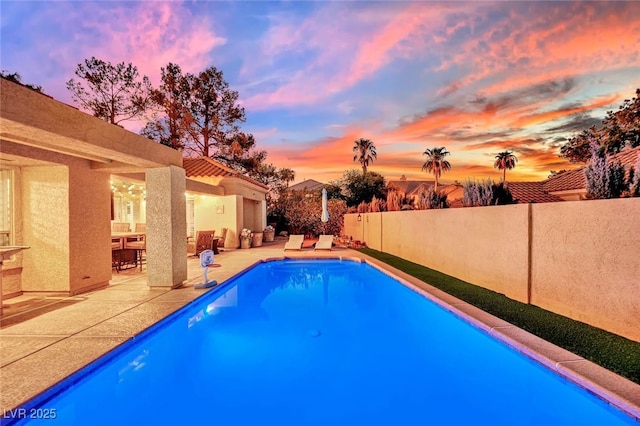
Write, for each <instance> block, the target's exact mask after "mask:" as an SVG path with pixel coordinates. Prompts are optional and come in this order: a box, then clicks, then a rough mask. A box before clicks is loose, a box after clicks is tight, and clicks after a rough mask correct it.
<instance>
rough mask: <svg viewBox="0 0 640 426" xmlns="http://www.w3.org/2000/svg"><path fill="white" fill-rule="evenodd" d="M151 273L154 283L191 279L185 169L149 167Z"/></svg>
mask: <svg viewBox="0 0 640 426" xmlns="http://www.w3.org/2000/svg"><path fill="white" fill-rule="evenodd" d="M146 185H147V277H148V284H149V286H150V287H177V286H179V285H180V284H182V283H183V282H184V281H185V280H186V279H187V202H186V200H185V196H184V194H185V190H186V179H185V173H184V169H182V168H180V167H177V166H169V167H161V168H156V169H148V170H147V172H146Z"/></svg>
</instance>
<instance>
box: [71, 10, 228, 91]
mask: <svg viewBox="0 0 640 426" xmlns="http://www.w3.org/2000/svg"><path fill="white" fill-rule="evenodd" d="M106 4H108V3H106ZM132 5H134V6H132ZM109 6H110V7H105V6H104V4H100V5H98V6H95V5H93V4H83V7H82V8H80V9H78V10H77V11H76V13H81V14H82V15H83V17H82V19H81V20H79V21H80V22H83V25H82V27H81V28H77V30H76V38H77V44H76V45H74V46H67V49H69V48H72V49H73V50H74V53H73V56H75V57H78V56H82V58H89V57H91V56H96V57H98V58H100V59H103V60H106V61H110V62H112V63H119V62H125V63H129V62H131V63H132V64H134V65H136V66H137V67H138V70H139V72H140V73H141V74H143V75H147V76H149V78H150V79H151V81H152V83H154V84H157V83H158V82H159V78H160V68H161V67H164V66H166V65H167V63H169V62H173V63H177V64H179V65H180V66H181V67H182V69H183V71H185V72H199V71H202V70H203V69H205V68H206V67H207V66H208V65H210V58H211V54H212V51H213V50H214V49H215V48H216V47H217V46H221V45H223V44H225V43H226V39H225V38H224V37H221V36H219V35H217V34H216V33H215V32H214V31H212V30H211V27H212V22H211V21H210V19H209V18H208V17H206V16H195V15H193V14H192V13H191V11H190V10H189V9H187V8H186V7H184V5H183V4H182V3H179V2H139V3H128V4H127V6H126V7H122V6H119V5H117V4H111V5H109ZM67 55H70V52H68V53H67ZM71 63H72V62H71ZM74 69H75V67H74Z"/></svg>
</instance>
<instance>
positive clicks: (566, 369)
mask: <svg viewBox="0 0 640 426" xmlns="http://www.w3.org/2000/svg"><path fill="white" fill-rule="evenodd" d="M340 253H341V251H338V250H333V251H324V252H315V251H304V250H303V251H301V252H285V253H284V254H282V255H280V253H277V254H276V255H275V256H273V255H272V256H269V254H275V253H273V251H272V252H271V253H263V254H265V255H266V256H257V257H253V259H251V260H250V259H246V260H248V262H246V261H243V262H242V263H243V265H242V266H240V265H237V266H240V267H239V268H237V269H235V268H233V269H234V270H235V272H232V275H228V276H227V278H224V279H222V280H220V282H219V284H218V285H216V286H214V287H211V288H207V289H202V290H195V291H192V292H189V293H191V294H194V296H193V297H191V296H189V297H188V299H189V300H186V299H185V300H184V302H182V303H181V304H182V307H180V308H177V309H176V310H175V311H178V310H181V309H182V308H184V307H185V306H186V305H189V304H191V303H193V302H195V301H197V300H199V299H200V298H202V297H206V295H208V294H209V293H210V292H212V291H216V290H217V289H219V288H220V287H222V286H224V285H225V284H226V283H227V282H228V281H230V280H232V279H235V278H237V277H239V276H240V275H243V274H244V273H246V272H247V271H249V270H250V269H252V268H254V267H255V266H257V265H259V264H261V263H266V262H272V261H279V260H288V259H291V260H319V259H325V260H326V259H336V260H348V261H355V262H359V263H367V264H369V265H370V266H372V267H374V268H375V269H377V270H379V271H380V272H382V273H384V274H385V275H388V276H390V277H392V278H394V279H396V280H398V281H399V282H401V283H402V284H404V285H406V286H407V287H408V288H410V289H412V290H413V291H416V292H417V293H419V294H421V295H422V296H423V297H425V298H427V299H428V300H430V301H432V302H433V303H436V304H437V305H438V306H440V307H441V308H442V309H445V310H447V311H449V312H451V313H453V314H454V315H456V316H457V317H459V318H461V319H462V320H463V321H465V322H467V323H469V324H471V325H473V326H475V327H477V328H478V329H480V330H481V331H482V332H484V333H486V334H488V335H490V336H492V337H494V338H496V339H498V340H499V341H500V342H502V343H503V344H505V345H507V346H509V347H511V348H513V349H514V350H516V351H518V352H520V353H522V354H523V355H524V356H526V357H527V358H529V359H531V360H533V361H535V362H537V363H539V364H541V365H543V366H545V367H547V368H548V369H549V370H550V371H552V372H554V373H556V374H558V375H559V376H560V377H562V378H564V379H566V380H568V381H570V382H572V383H574V384H576V385H577V386H579V387H581V388H582V389H584V390H586V391H587V392H589V393H591V394H593V395H595V396H596V397H598V398H599V399H601V400H602V401H604V402H605V403H608V404H610V405H611V406H613V407H615V408H617V409H618V410H620V411H622V412H623V413H625V414H626V415H628V416H630V417H631V418H633V419H634V420H636V421H638V422H640V385H638V384H636V383H634V382H632V381H630V380H628V379H626V378H624V377H622V376H620V375H618V374H615V373H613V372H611V371H609V370H607V369H605V368H603V367H600V366H599V365H597V364H595V363H593V362H591V361H588V360H586V359H584V358H582V357H579V356H578V355H576V354H573V353H571V352H569V351H567V350H565V349H562V348H560V347H558V346H556V345H554V344H552V343H550V342H547V341H545V340H543V339H541V338H539V337H537V336H535V335H533V334H531V333H529V332H527V331H525V330H522V329H520V328H518V327H516V326H514V325H513V324H510V323H508V322H506V321H504V320H501V319H499V318H497V317H495V316H493V315H491V314H489V313H487V312H485V311H482V310H481V309H479V308H476V307H474V306H472V305H471V304H469V303H467V302H464V301H462V300H460V299H457V298H456V297H454V296H451V295H449V294H448V293H445V292H443V291H442V290H439V289H437V288H435V287H433V286H431V285H429V284H428V283H425V282H424V281H421V280H419V279H417V278H415V277H413V276H411V275H409V274H407V273H405V272H403V271H401V270H399V269H397V268H394V267H393V266H391V265H388V264H386V263H384V262H382V261H380V260H377V259H375V258H372V257H370V256H368V255H366V254H364V253H361V252H356V251H352V250H345V251H344V252H342V253H344V255H341V254H340ZM256 254H257V253H256ZM245 262H246V263H245ZM196 280H197V279H196V278H193V279H190V280H188V281H187V282H186V283H185V285H186V286H187V287H189V286H190V285H193V283H194V282H195V281H196ZM183 287H184V285H183ZM177 300H182V299H177ZM165 303H166V302H165ZM175 303H178V302H175ZM175 311H173V312H171V313H170V314H167V315H165V316H164V317H163V318H160V319H158V320H157V321H155V322H153V323H152V324H150V325H148V326H147V327H143V328H142V329H140V330H138V332H137V333H136V335H135V336H132V337H133V338H134V339H136V338H137V337H139V336H140V335H144V334H146V333H147V332H148V331H149V330H150V329H151V328H152V327H154V326H155V325H156V324H157V323H159V322H161V321H163V320H165V319H166V318H168V317H170V316H172V315H173V314H174V313H175ZM130 340H131V339H130V338H127V339H124V340H123V341H120V342H119V343H118V342H115V341H114V342H110V343H108V345H107V344H106V343H105V345H106V346H105V349H106V350H105V351H104V352H102V353H96V355H95V357H94V358H93V359H88V362H87V363H86V364H85V365H84V366H82V367H79V368H77V369H76V370H75V371H72V372H70V373H69V374H67V376H66V377H64V378H62V379H60V380H58V381H57V382H55V383H54V384H52V385H51V386H48V387H47V388H46V389H44V390H43V391H42V392H38V393H36V394H31V397H29V398H28V399H27V400H23V402H22V403H19V404H17V405H16V406H14V407H10V408H9V409H15V408H17V407H23V406H25V405H26V404H28V403H29V402H30V401H33V400H34V399H37V398H38V396H42V394H44V393H47V392H48V391H50V390H52V389H53V388H54V387H58V386H59V385H60V383H62V382H64V381H65V380H66V379H68V378H69V377H71V376H74V375H76V374H77V373H79V372H80V371H81V370H85V369H86V368H87V367H89V366H90V365H91V364H93V363H94V362H95V361H96V360H97V359H99V358H100V357H102V356H104V355H106V354H110V353H112V352H116V351H118V350H119V349H121V348H122V347H123V346H126V345H127V343H130ZM136 340H137V339H136ZM107 346H111V347H110V348H108V347H107ZM5 408H8V407H5ZM5 411H6V409H5ZM3 417H4V416H2V417H0V423H1V424H4V423H5V421H6V420H7V419H5V418H3Z"/></svg>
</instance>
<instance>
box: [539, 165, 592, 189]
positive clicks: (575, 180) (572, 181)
mask: <svg viewBox="0 0 640 426" xmlns="http://www.w3.org/2000/svg"><path fill="white" fill-rule="evenodd" d="M542 186H543V188H544V190H545V191H547V192H558V191H569V190H571V189H583V188H586V187H587V180H586V179H585V177H584V167H580V168H579V169H576V170H570V171H568V172H564V173H560V174H559V175H555V176H553V177H550V178H549V179H547V180H546V181H544V182H543V183H542Z"/></svg>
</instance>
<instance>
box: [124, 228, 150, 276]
mask: <svg viewBox="0 0 640 426" xmlns="http://www.w3.org/2000/svg"><path fill="white" fill-rule="evenodd" d="M135 229H136V230H135V232H140V233H143V232H146V230H147V224H146V223H136V228H135ZM124 240H125V241H124V248H125V249H128V250H135V251H136V257H135V263H136V266H137V265H138V262H140V270H141V271H142V252H143V251H145V250H146V249H147V239H146V236H145V235H144V234H142V235H138V236H132V237H127V238H125V239H124Z"/></svg>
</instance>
